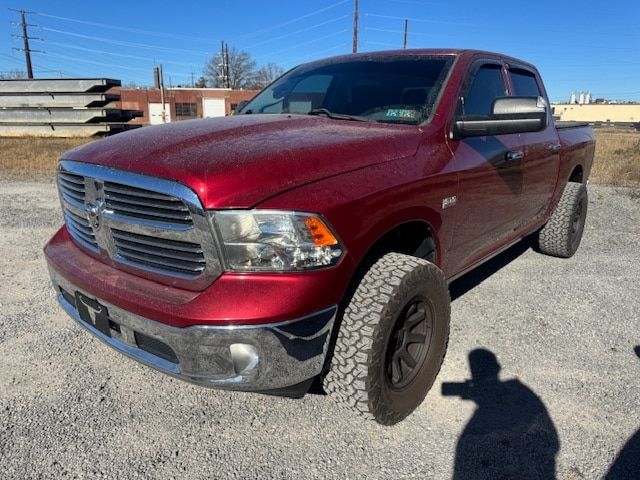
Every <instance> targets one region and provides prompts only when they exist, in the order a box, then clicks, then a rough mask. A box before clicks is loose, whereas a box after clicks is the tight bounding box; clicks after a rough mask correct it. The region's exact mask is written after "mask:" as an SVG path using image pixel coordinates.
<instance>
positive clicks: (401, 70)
mask: <svg viewBox="0 0 640 480" xmlns="http://www.w3.org/2000/svg"><path fill="white" fill-rule="evenodd" d="M452 61H453V58H452V57H445V56H439V57H438V56H432V57H425V56H406V55H403V56H389V57H385V58H379V59H378V58H377V59H366V58H362V59H357V60H344V61H338V62H331V63H326V64H320V65H318V64H311V65H302V66H300V67H297V68H295V69H293V70H291V71H290V72H289V73H287V74H285V75H284V76H282V77H280V78H279V79H278V80H276V81H275V82H274V83H272V84H271V85H269V86H268V87H267V88H265V89H264V90H263V91H262V92H260V93H259V94H258V95H257V96H256V97H255V98H254V99H253V100H252V101H251V102H249V103H248V104H247V105H245V106H244V108H243V109H242V110H241V111H240V112H239V114H259V113H298V114H309V113H310V112H311V113H312V114H318V113H321V114H326V115H327V116H331V115H332V114H333V115H336V117H334V118H340V117H338V116H340V115H342V116H343V117H342V118H341V119H348V118H347V116H349V117H354V118H355V119H358V120H366V121H371V122H384V123H405V124H418V123H422V122H423V121H425V120H426V119H427V118H428V117H429V115H430V113H431V111H432V109H433V106H434V103H435V101H436V98H437V97H438V93H439V91H440V89H441V87H442V83H443V81H444V78H445V76H446V74H447V72H448V71H449V67H450V65H451V62H452ZM320 109H322V110H320Z"/></svg>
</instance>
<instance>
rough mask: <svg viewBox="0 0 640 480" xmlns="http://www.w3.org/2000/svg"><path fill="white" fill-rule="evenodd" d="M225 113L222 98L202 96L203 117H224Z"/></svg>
mask: <svg viewBox="0 0 640 480" xmlns="http://www.w3.org/2000/svg"><path fill="white" fill-rule="evenodd" d="M225 115H226V109H225V101H224V98H203V99H202V116H203V117H224V116H225Z"/></svg>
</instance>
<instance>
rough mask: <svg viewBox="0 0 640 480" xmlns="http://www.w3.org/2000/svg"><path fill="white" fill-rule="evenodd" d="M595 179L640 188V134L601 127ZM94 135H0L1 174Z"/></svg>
mask: <svg viewBox="0 0 640 480" xmlns="http://www.w3.org/2000/svg"><path fill="white" fill-rule="evenodd" d="M596 139H597V141H596V154H595V160H594V164H593V170H592V172H591V180H592V181H593V182H594V183H599V184H601V185H615V186H629V187H640V133H639V132H636V131H635V130H622V129H597V130H596ZM90 141H92V139H90V138H35V137H34V138H0V177H4V178H7V177H9V178H21V179H30V178H31V179H35V178H42V177H48V178H51V177H52V173H53V171H54V170H55V166H56V161H57V159H58V158H59V157H60V155H61V154H62V153H63V152H65V151H66V150H69V149H71V148H73V147H76V146H78V145H82V144H85V143H88V142H90Z"/></svg>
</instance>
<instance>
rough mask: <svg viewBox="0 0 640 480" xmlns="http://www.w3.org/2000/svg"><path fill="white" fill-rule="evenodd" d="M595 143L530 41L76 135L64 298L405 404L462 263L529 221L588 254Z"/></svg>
mask: <svg viewBox="0 0 640 480" xmlns="http://www.w3.org/2000/svg"><path fill="white" fill-rule="evenodd" d="M594 146H595V144H594V135H593V132H592V131H591V129H590V128H589V127H587V126H583V125H576V124H569V125H558V124H554V120H553V116H552V112H551V109H550V108H549V106H548V101H547V94H546V92H545V88H544V85H543V83H542V80H541V78H540V75H539V74H538V71H537V70H536V68H535V67H534V66H532V65H530V64H528V63H526V62H523V61H521V60H517V59H515V58H511V57H506V56H504V55H500V54H495V53H490V52H483V51H473V50H402V51H388V52H375V53H365V54H355V55H347V56H340V57H334V58H329V59H325V60H321V61H317V62H313V63H308V64H305V65H301V66H298V67H296V68H294V69H292V70H290V71H289V72H287V73H286V74H285V75H283V76H282V77H280V78H279V79H277V80H276V81H275V82H273V83H272V84H271V85H269V86H268V87H266V88H265V89H264V90H263V91H262V92H260V93H259V94H258V95H257V96H256V97H255V98H254V99H253V100H251V101H250V102H249V103H248V104H246V105H243V106H242V107H241V108H240V109H239V111H238V112H237V113H236V115H234V116H230V117H227V118H211V119H203V120H192V121H182V122H178V123H173V124H169V125H161V126H154V127H145V128H142V129H140V130H135V131H131V132H128V133H122V134H119V135H116V136H113V137H109V138H106V139H103V140H101V141H97V142H94V143H91V144H88V145H85V146H82V147H79V148H77V149H74V150H71V151H70V152H67V153H66V154H64V155H63V156H62V158H61V160H60V161H59V167H58V171H57V185H58V189H59V194H60V200H61V204H62V210H63V213H64V223H65V224H64V226H63V227H62V228H61V229H60V230H59V231H58V232H57V233H56V234H55V236H54V237H53V238H52V239H51V240H50V242H49V243H48V244H47V245H46V247H45V255H46V258H47V261H48V264H49V268H50V272H51V278H52V280H53V284H54V287H55V290H56V293H57V296H58V300H59V303H60V304H61V305H62V307H63V308H64V310H66V311H67V313H68V314H69V315H71V317H73V318H74V319H75V320H76V321H77V322H78V323H79V324H80V325H81V326H83V327H84V328H86V329H87V330H88V331H89V332H91V333H92V334H93V335H95V336H97V337H98V338H99V339H101V340H103V341H104V342H106V343H107V344H108V345H110V346H112V347H114V348H115V349H117V350H119V351H121V352H122V353H124V354H126V355H128V356H130V357H132V358H134V359H136V360H138V361H140V362H142V363H144V364H146V365H148V366H151V367H154V368H156V369H158V370H160V371H162V372H165V373H168V374H170V375H174V376H176V377H179V378H182V379H185V380H188V381H191V382H195V383H198V384H201V385H206V386H209V387H216V388H227V389H236V390H245V391H254V392H262V393H274V394H280V395H290V396H296V395H297V396H300V395H303V394H304V393H305V392H306V391H307V389H308V388H309V387H310V385H311V384H312V382H314V381H315V382H316V386H321V387H323V388H324V390H325V391H326V392H327V393H328V394H329V395H330V396H332V397H333V398H334V399H335V400H336V401H337V402H338V403H340V404H343V405H346V406H348V407H350V408H352V409H353V410H355V411H356V412H358V413H360V414H361V415H363V416H365V417H367V418H370V419H374V420H376V421H377V422H379V423H381V424H394V423H396V422H399V421H400V420H402V419H403V418H405V417H406V416H407V415H409V414H410V413H411V412H412V411H413V410H414V409H415V408H416V407H417V406H418V405H420V403H421V402H422V401H423V399H424V397H425V395H426V393H427V391H428V390H429V389H430V388H431V386H432V385H433V383H434V381H435V378H436V375H437V374H438V371H439V369H440V365H441V363H442V361H443V358H444V354H445V349H446V347H447V341H448V337H449V317H450V299H449V290H448V284H449V282H451V281H452V280H454V279H456V278H457V277H460V276H461V275H463V274H465V273H466V272H469V271H470V270H471V269H473V268H474V267H476V266H477V265H479V264H481V263H482V262H484V261H486V260H488V259H489V258H491V257H492V256H494V255H496V254H498V253H500V252H501V251H503V250H505V249H507V248H508V247H509V246H511V245H513V244H514V243H516V242H518V241H520V240H521V239H523V238H525V237H526V238H527V239H532V240H533V243H534V244H535V247H536V248H537V249H538V250H539V251H540V252H542V253H545V254H548V255H552V256H556V257H571V256H572V255H573V254H574V252H575V251H576V249H577V248H578V245H579V243H580V239H581V237H582V232H583V228H584V224H585V216H586V213H587V178H588V176H589V172H590V170H591V164H592V159H593V152H594ZM99 354H100V352H96V355H99Z"/></svg>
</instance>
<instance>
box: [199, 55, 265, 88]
mask: <svg viewBox="0 0 640 480" xmlns="http://www.w3.org/2000/svg"><path fill="white" fill-rule="evenodd" d="M255 74H256V62H255V61H254V60H253V59H252V58H251V55H249V54H248V53H247V52H245V51H243V50H238V49H237V48H236V47H230V48H229V83H230V85H231V88H233V89H240V88H250V87H251V85H252V84H253V83H254V78H255ZM204 76H205V78H206V79H207V84H208V85H211V86H212V87H222V86H224V85H223V71H222V57H221V55H220V54H217V55H214V56H213V57H211V60H209V62H208V63H207V65H206V66H205V68H204Z"/></svg>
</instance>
